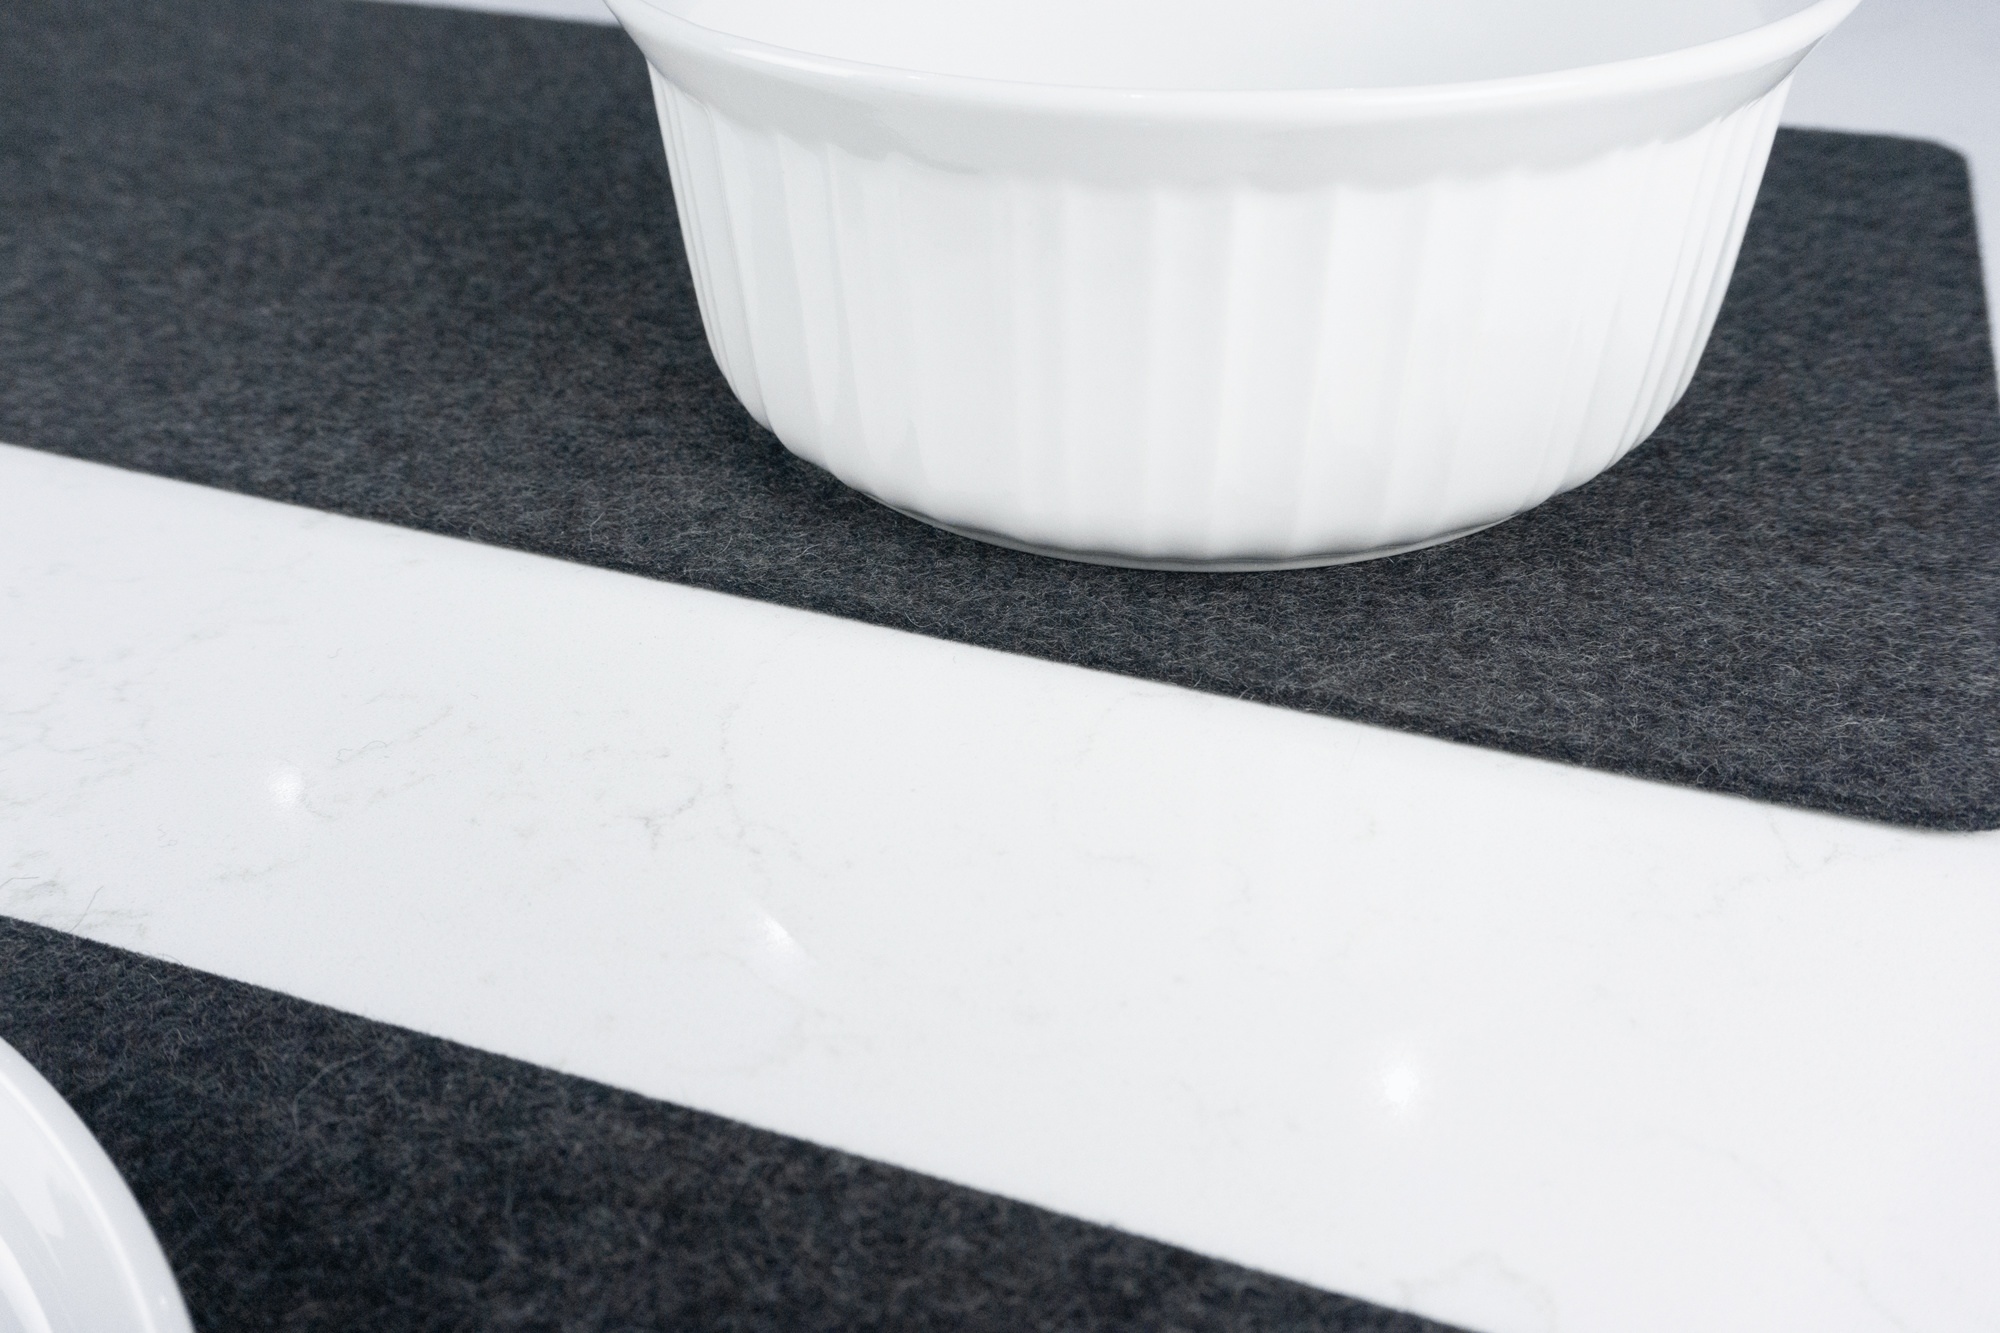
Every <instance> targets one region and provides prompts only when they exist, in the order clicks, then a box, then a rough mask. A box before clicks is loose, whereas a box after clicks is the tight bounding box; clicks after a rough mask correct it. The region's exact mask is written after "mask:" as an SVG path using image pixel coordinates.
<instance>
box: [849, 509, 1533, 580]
mask: <svg viewBox="0 0 2000 1333" xmlns="http://www.w3.org/2000/svg"><path fill="white" fill-rule="evenodd" d="M883 503H887V502H886V501H884V502H883ZM889 508H891V509H893V510H895V511H896V512H897V513H899V514H902V515H903V516H905V517H906V518H914V519H916V520H917V521H918V522H919V523H927V524H929V525H930V526H931V527H934V528H941V529H943V530H944V531H946V532H949V533H952V534H953V535H955V536H959V537H969V538H971V539H972V540H973V541H977V542H985V543H987V544H988V545H989V546H1004V547H1006V548H1007V549H1009V550H1011V551H1025V552H1027V553H1028V554H1029V555H1044V556H1049V557H1051V558H1053V559H1056V560H1074V561H1077V562H1078V563H1079V564H1085V565H1113V566H1116V567H1117V568H1120V569H1162V570H1169V571H1173V572H1175V573H1182V574H1257V573H1263V572H1266V571H1269V570H1278V569H1317V568H1319V567H1321V566H1323V565H1353V564H1359V563H1360V562H1361V561H1363V560H1381V559H1385V558H1387V557H1388V556H1392V555H1403V554H1406V553H1407V552H1410V551H1421V550H1423V549H1424V548H1425V547H1427V546H1442V545H1443V544H1444V543H1446V542H1452V541H1457V540H1458V539H1459V538H1460V537H1470V536H1471V535H1472V534H1473V533H1475V532H1484V531H1486V529H1488V528H1490V527H1492V526H1494V524H1497V523H1504V522H1506V520H1505V519H1499V518H1496V519H1494V520H1493V521H1492V522H1490V523H1474V524H1473V525H1472V526H1470V527H1466V528H1459V529H1456V530H1455V531H1452V532H1447V533H1443V534H1441V535H1439V536H1436V537H1426V538H1424V539H1423V540H1422V541H1415V542H1402V543H1400V544H1398V545H1394V546H1376V547H1371V548H1369V549H1368V550H1365V551H1334V552H1330V553H1327V554H1324V555H1298V556H1281V557H1272V558H1259V557H1252V558H1250V559H1247V560H1238V559H1231V558H1229V557H1218V558H1216V559H1212V560H1210V559H1201V558H1193V559H1177V558H1174V557H1171V556H1169V557H1164V558H1154V557H1148V556H1130V555H1120V554H1119V553H1117V552H1115V551H1078V550H1071V549H1069V548H1066V547H1060V546H1043V545H1041V544H1039V543H1036V542H1024V541H1020V540H1017V539H1016V538H1013V537H1003V536H1001V535H1000V534H999V533H997V532H988V531H986V530H985V529H983V528H969V527H963V526H961V525H959V524H957V523H945V522H941V521H940V520H938V519H935V518H932V517H931V516H930V515H929V514H925V513H920V512H919V511H917V510H915V509H906V508H904V507H903V506H902V505H889Z"/></svg>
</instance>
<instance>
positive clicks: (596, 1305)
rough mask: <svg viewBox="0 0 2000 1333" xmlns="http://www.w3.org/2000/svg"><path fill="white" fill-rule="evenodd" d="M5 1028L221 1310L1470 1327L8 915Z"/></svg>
mask: <svg viewBox="0 0 2000 1333" xmlns="http://www.w3.org/2000/svg"><path fill="white" fill-rule="evenodd" d="M0 1039H4V1040H6V1041H7V1042H8V1043H10V1044H11V1045H13V1046H14V1047H15V1049H17V1050H19V1051H20V1052H21V1053H22V1054H23V1055H25V1056H26V1057H27V1058H28V1060H29V1062H30V1063H32V1064H33V1065H35V1067H36V1068H37V1069H39V1070H40V1071H41V1073H42V1076H43V1077H45V1078H47V1079H48V1080H49V1082H50V1083H52V1084H54V1085H55V1087H56V1090H57V1091H58V1092H60V1093H62V1095H63V1096H64V1097H65V1098H66V1099H67V1100H68V1101H69V1103H70V1105H71V1106H72V1107H74V1108H75V1110H76V1112H77V1114H78V1115H79V1116H81V1117H82V1119H83V1121H84V1123H85V1124H86V1125H88V1126H89V1127H90V1130H91V1132H92V1133H93V1134H95V1135H96V1136H97V1138H98V1141H99V1142H100V1143H102V1144H103V1145H104V1148H105V1151H106V1152H107V1153H108V1154H109V1155H110V1157H111V1160H112V1161H113V1162H114V1163H115V1164H116V1165H117V1167H118V1169H119V1171H120V1172H121V1173H122V1174H123V1175H124V1177H125V1180H126V1183H127V1184H129V1185H130V1186H131V1188H132V1191H133V1194H134V1196H135V1197H136V1198H137V1199H138V1201H139V1204H140V1207H141V1208H142V1209H144V1211H145V1213H146V1216H147V1218H148V1220H149V1221H151V1223H152V1224H153V1228H154V1231H155V1232H156V1233H157V1234H158V1235H159V1237H160V1241H161V1245H162V1248H164V1249H165V1251H166V1253H167V1256H168V1259H169V1261H170V1262H171V1263H172V1265H173V1268H174V1272H175V1275H176V1277H177V1278H178V1279H179V1281H180V1284H181V1290H182V1293H183V1294H184V1295H185V1296H186V1298H187V1302H188V1306H189V1310H190V1312H191V1314H192V1315H193V1317H194V1322H195V1325H196V1327H198V1328H200V1329H202V1330H205V1333H230V1331H231V1330H238V1329H240V1330H244V1333H251V1331H252V1330H255V1333H278V1331H280V1330H286V1331H297V1330H307V1329H329V1330H332V1329H341V1330H353V1329H369V1330H374V1331H375V1333H400V1330H406V1329H492V1330H499V1329H564V1330H578V1331H579V1333H581V1331H582V1330H589V1331H590V1333H618V1331H619V1330H628V1329H630V1330H637V1329H648V1330H661V1329H683V1330H690V1331H691V1333H692V1331H693V1330H703V1331H704V1333H705V1331H707V1330H742V1331H744V1333H749V1331H750V1330H769V1331H770V1333H809V1331H810V1330H822V1329H823V1330H839V1331H840V1333H848V1331H850V1330H864V1329H882V1330H889V1329H913V1330H933V1329H952V1330H963V1331H964V1333H980V1331H981V1330H993V1333H1038V1331H1040V1330H1049V1331H1050V1333H1054V1331H1055V1330H1062V1331H1063V1333H1090V1331H1092V1330H1113V1329H1119V1330H1133V1331H1134V1333H1197V1331H1198V1330H1217V1331H1218V1333H1220V1331H1221V1330H1230V1331H1231V1333H1256V1331H1258V1330H1270V1331H1271V1333H1280V1331H1283V1333H1335V1331H1339V1333H1447V1330H1445V1327H1444V1326H1443V1325H1441V1324H1436V1323H1432V1322H1430V1321H1428V1320H1424V1319H1419V1318H1417V1317H1415V1316H1413V1315H1407V1314H1401V1313H1397V1312H1395V1311H1390V1310H1385V1309H1382V1308H1381V1307H1378V1306H1374V1305H1369V1304H1366V1303H1364V1302H1360V1301H1354V1300H1349V1299H1347V1298H1345V1297H1341V1296H1335V1295H1330V1294H1328V1293H1326V1292H1321V1291H1316V1290H1314V1289H1312V1288H1309V1287H1304V1286H1300V1285H1299V1284H1297V1283H1294V1282H1287V1281H1285V1280H1283V1279H1280V1278H1275V1277H1270V1276H1267V1275H1265V1274H1262V1273H1257V1272H1253V1271H1251V1270H1248V1269H1244V1268H1239V1267H1236V1266H1235V1265H1232V1264H1226V1263H1223V1262H1221V1261H1219V1260H1215V1259H1208V1258H1204V1257H1202V1256H1200V1255H1196V1254H1191V1253H1189V1252H1188V1251H1185V1250H1180V1249H1176V1248H1174V1247H1172V1246H1168V1245H1161V1244H1158V1243H1156V1242H1153V1241H1148V1240H1141V1239H1139V1238H1137V1237H1134V1236H1130V1235H1126V1234H1124V1233H1122V1232H1117V1231H1112V1230H1110V1229H1108V1228H1105V1227H1100V1226H1093V1225H1091V1224H1089V1223H1086V1222H1080V1221H1076V1220H1074V1219H1071V1218H1067V1217H1062V1216H1060V1215H1058V1214H1054V1213H1049V1212H1045V1211H1043V1210H1042V1209H1039V1208H1032V1207H1029V1206H1027V1205H1026V1204H1020V1203H1014V1202H1010V1201H1008V1200H1006V1199H1001V1198H997V1197H995V1196H993V1195H989V1194H983V1193H980V1192H978V1191H976V1190H970V1189H965V1188H963V1187H961V1186H957V1185H950V1184H946V1183H944V1182H942V1181H939V1180H934V1179H931V1178H929V1177H927V1176H920V1175H916V1174H914V1173H912V1172H908V1171H902V1170H899V1169H897V1168H894V1167H889V1166H883V1165H880V1164H878V1163H874V1162H870V1161H866V1160H863V1159H861V1158H857V1157H852V1156H849V1155H848V1154H846V1153H840V1152H835V1151H833V1150H832V1149H828V1148H821V1147H817V1146H814V1145H812V1144H809V1143H804V1142H801V1141H799V1140H797V1139H790V1138H786V1137H784V1136H782V1135H778V1134H772V1133H768V1132H766V1131H763V1130H759V1129H752V1128H750V1127H749V1126H747V1125H742V1124H737V1123H735V1122H733V1121H729V1120H724V1119H721V1118H719V1117H716V1116H711V1115H705V1114H702V1113H700V1112H697V1111H690V1110H686V1109H684V1108H681V1107H677V1106H672V1105H668V1104H667V1103H664V1102H657V1101H652V1100H649V1099H647V1098H645V1097H640V1096H637V1095H634V1094H632V1093H627V1092H620V1091H618V1090H616V1089H614V1088H608V1087H605V1086H603V1085H602V1084H597V1083H592V1082H589V1081H587V1080H584V1079H580V1078H572V1077H569V1076H567V1075H563V1074H557V1073H554V1072H551V1071H549V1070H546V1069H540V1068H537V1067H536V1066H533V1065H528V1064H523V1063H521V1062H519V1061H516V1060H509V1059H506V1058H504V1057H501V1056H497V1055H490V1054H487V1053H485V1052H481V1051H476V1050H473V1049H471V1048H469V1047H465V1046H460V1045H457V1044H455V1043H452V1042H448V1041H442V1040H440V1039H438V1038H435V1037H427V1036H423V1035H421V1034H418V1033H415V1032H410V1031H407V1030H404V1029H401V1028H395V1027H390V1026H388V1025H387V1024H383V1023H374V1022H369V1021H368V1020H366V1019H361V1018H356V1017H353V1016H351V1015H347V1014H342V1013H338V1012H336V1011H334V1010H331V1009H325V1008H322V1007H320V1006H318V1005H313V1004H307V1003H306V1002H304V1001H302V1000H296V999H292V998H289V997H287V996H283V995H279V994H277V993H275V992H272V991H267V990H263V989H260V988H258V987H255V986H249V985H245V984H243V983H241V982H235V981H227V980H224V979H222V978H219V977H214V976H209V975H207V974H204V973H201V972H196V971H194V970H192V969H189V968H185V967H180V966H177V965H175V964H172V963H165V962H160V961H158V960H156V959H151V958H145V957H141V956H140V955H137V954H132V953H126V952H124V951H122V950H118V949H112V948H109V947H107V946H104V945H101V944H95V943H92V942H89V941H86V940H80V939H77V938H75V937H73V936H69V935H63V934H59V933H57V932H55V931H51V930H46V929H44V928H42V927H39V926H33V925H28V924H26V923H23V922H19V921H12V920H8V919H6V918H4V917H0Z"/></svg>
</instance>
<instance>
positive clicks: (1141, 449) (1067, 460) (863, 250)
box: [609, 0, 1856, 570]
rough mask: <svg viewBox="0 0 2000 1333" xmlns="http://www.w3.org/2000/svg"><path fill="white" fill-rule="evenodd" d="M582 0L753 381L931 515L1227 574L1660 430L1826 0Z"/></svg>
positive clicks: (1426, 521) (1557, 487) (1482, 505)
mask: <svg viewBox="0 0 2000 1333" xmlns="http://www.w3.org/2000/svg"><path fill="white" fill-rule="evenodd" d="M609 3H610V5H611V8H612V10H613V11H614V12H615V13H616V14H617V16H618V18H619V19H620V21H621V22H622V23H623V24H624V25H625V28H626V31H627V32H629V33H630V34H631V35H632V37H633V39H634V40H635V41H636V42H637V43H638V45H639V47H640V49H641V50H642V51H643V52H644V53H645V56H646V59H647V61H648V63H649V65H650V66H651V70H652V80H653V91H654V95H655V100H656V103H657V107H658V111H659V116H660V123H661V127H662V130H663V133H664V138H665V141H666V150H667V160H668V164H669V168H670V171H671V174H672V178H673V185H674V197H675V200H676V203H677V205H678V209H679V216H680V222H681V230H682V234H683V236H684V238H685V240H686V244H687V251H688V259H689V262H690V265H691V267H692V270H693V275H694V282H695V289H696V292H697V296H698V299H699V302H700V306H701V314H702V319H703V322H704V324H705V326H706V328H707V332H708V339H709V345H710V347H711V348H712V349H713V351H714V354H715V358H716V361H717V363H718V364H719V365H720V367H721V369H722V372H723V374H724V376H725V377H726V378H727V379H728V381H729V384H730V387H731V388H732V389H734V390H735V392H736V395H737V397H739V398H740V399H741V400H742V402H743V405H744V406H745V407H746V408H747V409H748V410H749V412H750V413H751V415H752V416H754V417H755V418H756V419H757V420H758V421H759V422H761V423H762V424H763V425H765V426H767V427H768V428H769V429H770V430H771V431H772V432H773V433H775V434H776V435H777V437H778V439H779V440H781V441H782V442H783V443H784V444H785V446H786V447H787V448H789V449H791V450H792V451H793V452H794V453H797V454H798V455H800V456H801V457H803V458H806V459H808V460H810V461H812V462H814V463H817V464H819V465H820V466H822V467H824V468H826V469H827V470H828V471H830V472H832V473H833V474H834V475H835V476H837V477H839V478H840V479H841V480H842V481H844V482H846V483H847V484H849V485H851V486H854V487H856V488H858V489H860V490H862V491H864V492H866V493H867V494H869V495H872V496H874V497H875V498H877V499H879V500H881V501H883V502H884V503H886V504H889V505H893V506H895V507H896V508H898V509H901V510H903V511H905V512H907V513H910V514H913V515H915V516H917V517H919V518H923V519H925V520H927V521H929V522H932V523H935V524H938V525H940V526H942V527H947V528H950V529H953V530H954V531H958V532H962V533H966V534H968V535H971V536H976V537H981V538H984V539H986V540H989V541H996V542H1000V543H1003V544H1006V545H1011V546H1018V547H1023V548H1026V549H1030V550H1036V551H1042V552H1045V553H1050V554H1056V555H1063V556H1068V557H1071V558H1076V559H1084V560H1096V561H1103V562H1108V563H1115V564H1130V565H1141V566H1155V567H1164V568H1190V569H1215V570H1229V569H1254V568H1274V567H1286V566H1296V565H1312V564H1322V563H1332V562H1337V561H1343V560H1355V559H1364V558H1368V557H1371V556H1378V555H1387V554H1391V553H1394V552H1397V551H1402V550H1408V549H1411V548H1414V547H1418V546H1423V545H1428V544H1430V543H1433V542H1438V541H1444V540H1448V539H1450V538H1452V537H1454V536H1459V535H1462V534H1464V533H1468V532H1471V531H1475V530H1477V529H1479V528H1482V527H1486V526H1488V525H1490V524H1493V523H1496V522H1499V521H1501V520H1503V519H1505V518H1508V517H1510V516H1512V515H1514V514H1518V513H1520V512H1522V511H1523V510H1526V509H1529V508H1531V507H1533V506H1534V505H1537V504H1539V503H1541V502H1542V501H1544V500H1546V499H1548V498H1549V497H1550V496H1552V495H1555V494H1557V493H1559V492H1562V491H1565V490H1568V489H1570V488H1572V487H1575V486H1579V485H1581V484H1583V483H1584V482H1586V481H1588V480H1589V479H1590V478H1592V477H1594V476H1596V475H1597V474H1598V473H1599V472H1602V471H1603V470H1604V469H1605V468H1607V467H1609V466H1611V464H1613V463H1614V462H1616V461H1617V460H1618V459H1619V458H1621V457H1622V456H1623V455H1624V454H1625V453H1626V451H1628V450H1629V449H1631V448H1632V447H1633V446H1634V445H1635V444H1637V443H1638V442H1639V441H1640V440H1643V439H1644V438H1645V437H1646V436H1647V435H1649V434H1651V433H1652V431H1653V430H1654V428H1655V427H1656V426H1658V424H1659V422H1660V419H1661V418H1662V417H1663V416H1664V415H1665V413H1666V412H1667V410H1668V409H1669V408H1671V407H1672V406H1673V405H1674V403H1675V402H1677V401H1678V400H1679V398H1680V396H1681V394H1682V393H1683V392H1685V390H1686V388H1687V385H1688V381H1689V379H1690V378H1691V377H1692V375H1693V373H1694V367H1695V364H1696V362H1697V360H1698V359H1699V357H1700V355H1701V351H1702V348H1703V346H1704V345H1705V343H1706V342H1707V340H1708V335H1709V332H1710V330H1711V328H1712V327H1713V325H1714V322H1715V316H1716V311H1717V308H1718V307H1719V305H1720V303H1721V300H1722V294H1723V291H1724V289H1725V288H1726V287H1727V285H1728V281H1729V276H1730V272H1731V270H1732V268H1733V266H1734V264H1735V258H1736V253H1737V249H1738V246H1739V244H1740V242H1741V240H1742V236H1743V231H1744V226H1745V224H1746V222H1747V221H1748V218H1749V213H1750V208H1751V204H1752V202H1753V200H1754V198H1755V196H1756V192H1757V186H1758V183H1759V181H1760V179H1761V178H1762V174H1763V169H1764V164H1765V160H1766V158H1767V157H1768V155H1769V152H1770V147H1771V141H1772V136H1773V135H1774V133H1775V132H1776V128H1777V123H1778V113H1779V110H1780V107H1781V105H1782V103H1783V100H1784V96H1785V92H1786V90H1787V88H1788V86H1789V80H1790V77H1791V74H1792V71H1793V70H1794V68H1795V67H1796V66H1797V65H1798V63H1799V61H1800V60H1802V59H1803V58H1804V57H1805V55H1806V54H1807V52H1808V51H1809V50H1810V49H1811V48H1812V46H1813V45H1814V44H1815V43H1816V42H1817V41H1818V40H1819V39H1820V38H1821V37H1823V36H1824V35H1825V34H1826V33H1827V32H1828V31H1829V30H1831V29H1832V28H1833V27H1834V25H1835V24H1837V23H1838V22H1839V21H1840V20H1841V19H1842V18H1844V17H1845V16H1846V15H1847V14H1848V13H1849V12H1850V11H1851V10H1852V9H1853V8H1854V5H1855V3H1856V0H1811V2H1809V3H1808V2H1805V0H1628V2H1627V3H1621V4H1607V3H1604V0H1397V3H1395V4H1390V3H1385V2H1384V0H1229V3H1227V4H1225V3H1223V2H1222V0H1091V2H1090V3H1084V4H1076V3H1065V2H1064V0H1017V2H1016V3H1011V4H1008V5H1005V6H1001V5H993V4H986V3H981V4H967V5H952V6H945V5H936V4H934V3H931V0H849V2H848V3H843V4H840V5H827V4H823V3H815V0H609Z"/></svg>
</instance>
